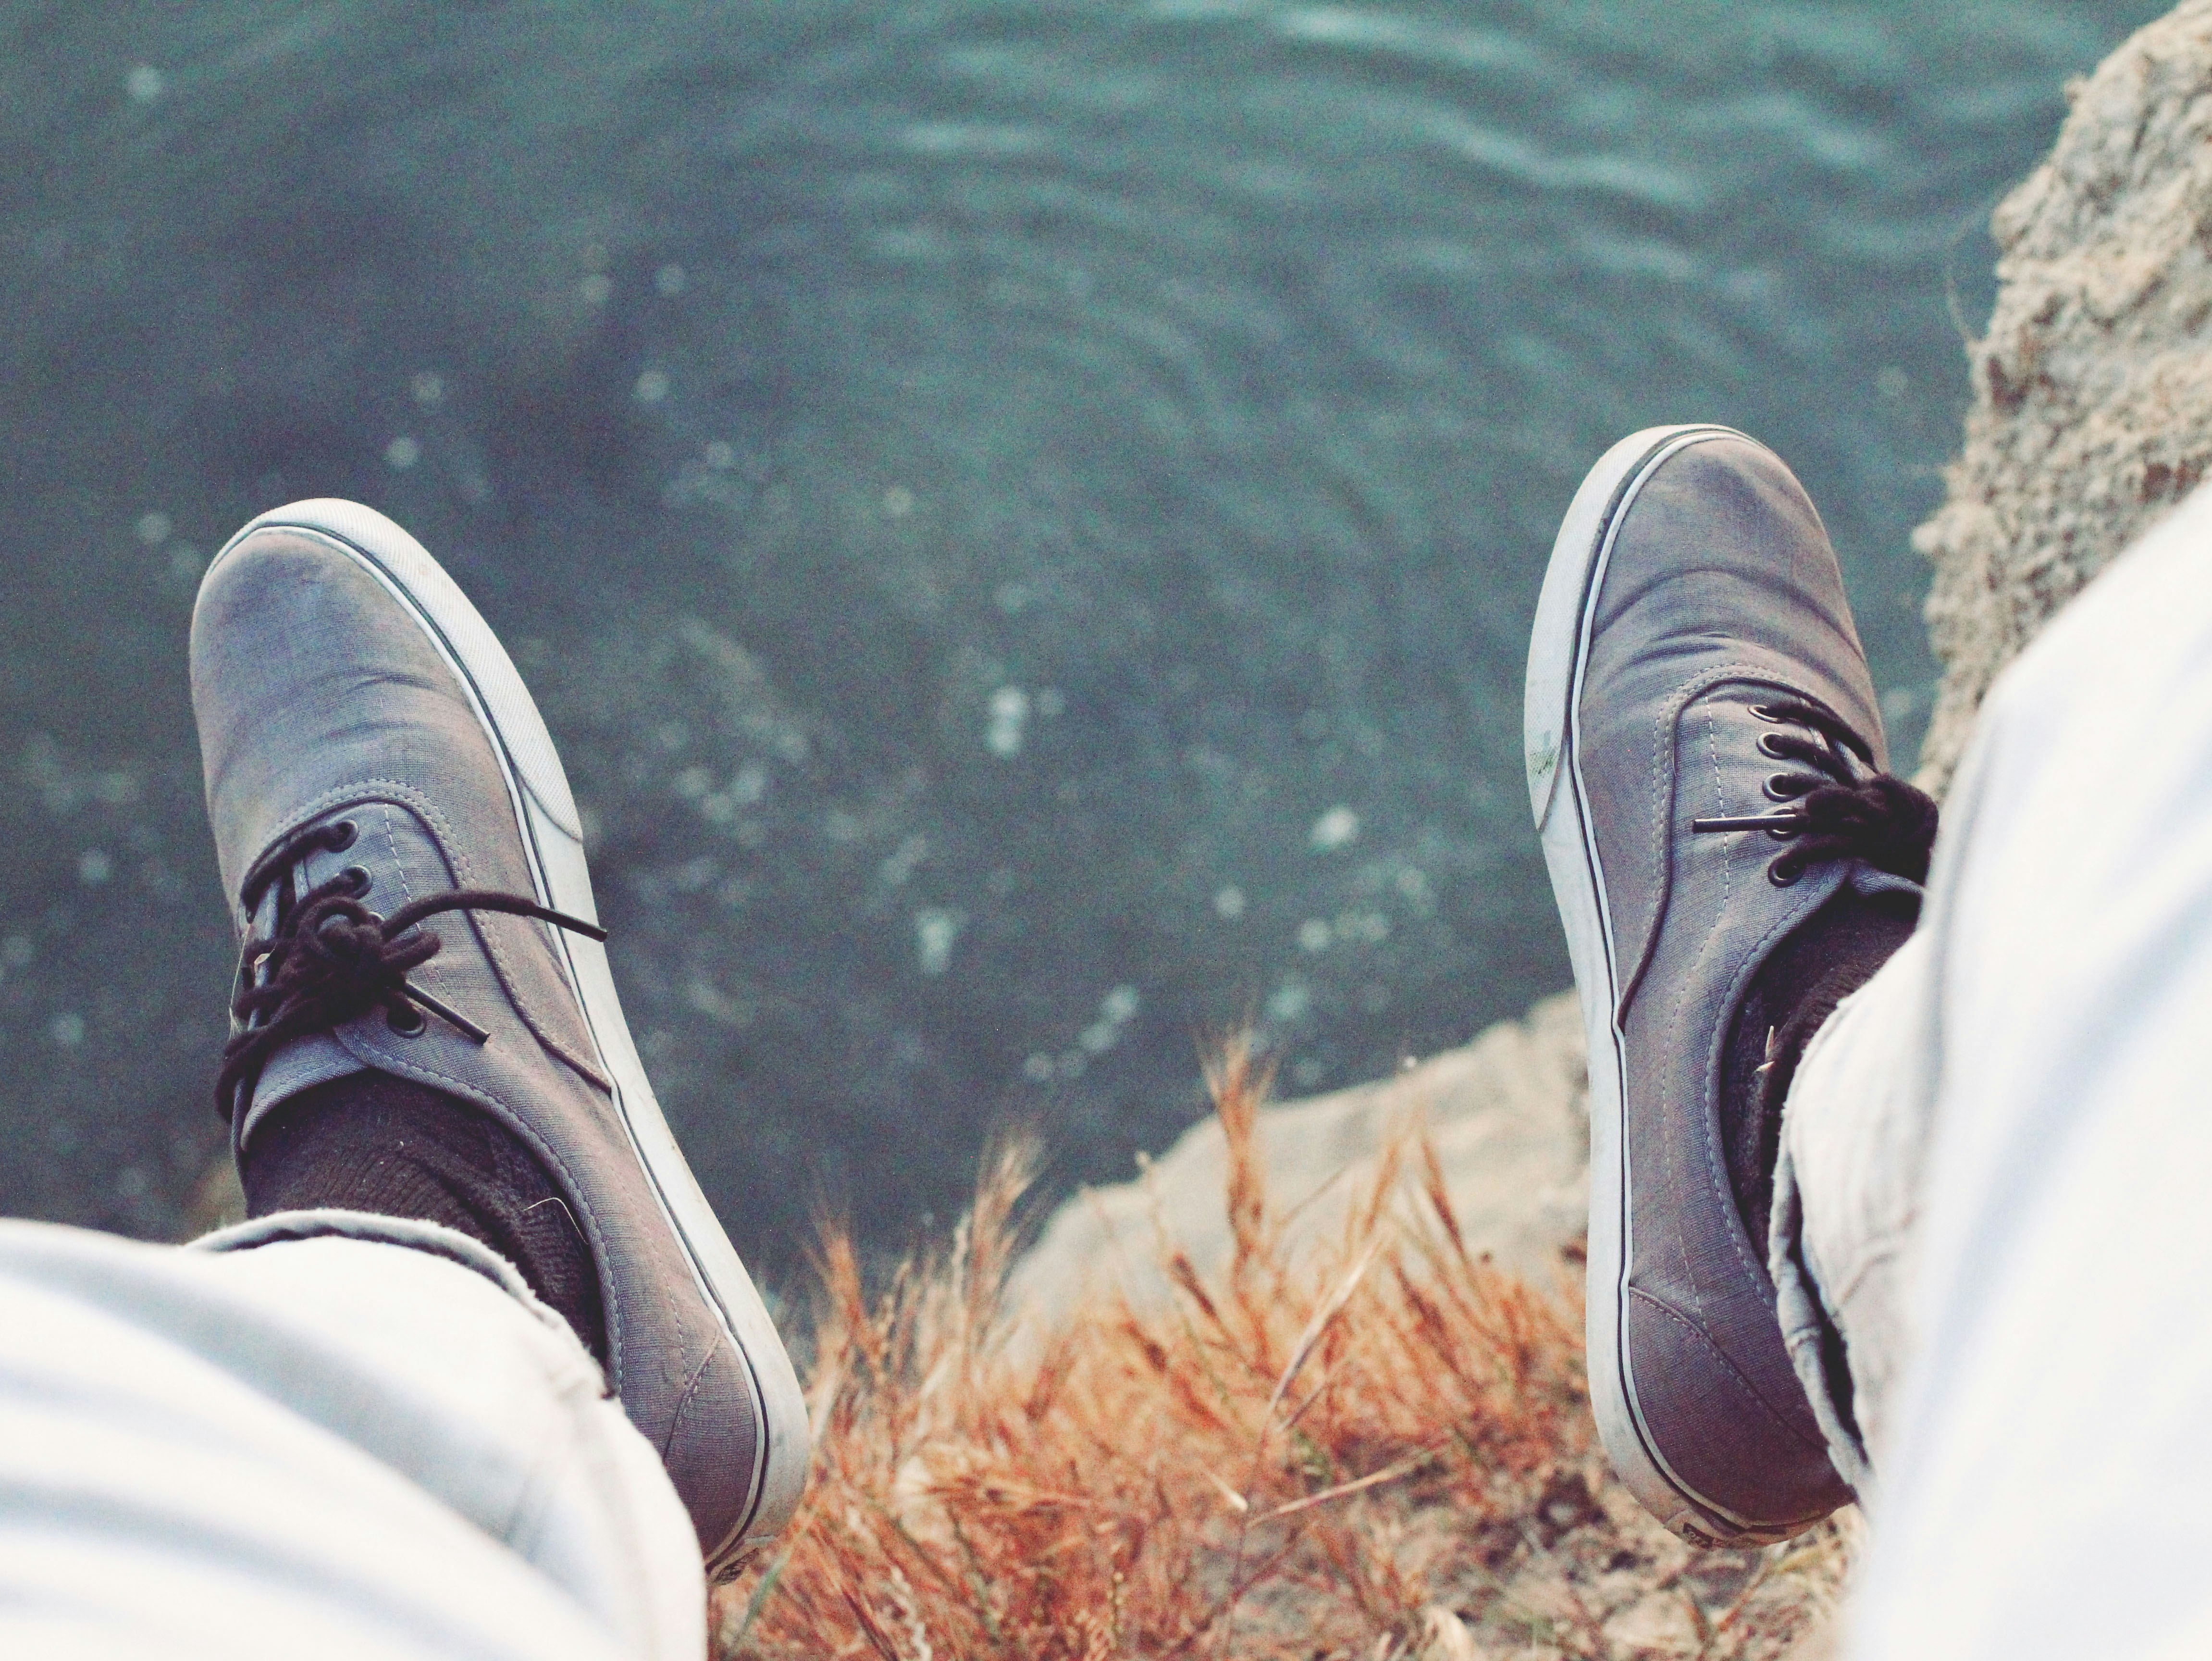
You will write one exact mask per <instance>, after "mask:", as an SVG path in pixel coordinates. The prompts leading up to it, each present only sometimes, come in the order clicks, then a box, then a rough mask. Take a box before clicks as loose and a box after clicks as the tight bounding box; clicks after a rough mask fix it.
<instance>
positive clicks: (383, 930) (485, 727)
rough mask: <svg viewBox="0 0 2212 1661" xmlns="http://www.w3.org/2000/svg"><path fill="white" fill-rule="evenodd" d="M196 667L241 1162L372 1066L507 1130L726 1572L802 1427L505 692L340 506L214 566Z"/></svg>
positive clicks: (452, 605) (626, 1398) (779, 1348)
mask: <svg viewBox="0 0 2212 1661" xmlns="http://www.w3.org/2000/svg"><path fill="white" fill-rule="evenodd" d="M191 673H192V702H193V709H194V712H195V714H196V715H197V720H198V723H199V733H200V744H201V750H202V756H203V760H204V764H205V768H206V777H207V800H208V811H209V814H210V818H211V819H212V821H213V824H214V830H215V841H216V852H217V854H218V855H219V857H220V860H221V863H222V879H223V884H224V886H225V888H226V890H227V891H228V893H229V894H230V895H231V897H232V898H233V900H234V902H235V907H236V909H235V921H236V922H237V925H238V928H239V929H240V935H241V939H242V940H243V941H244V942H245V945H244V949H243V951H242V954H241V962H240V987H239V996H240V1003H239V1007H240V1008H241V1009H243V1010H244V1011H245V1012H246V1016H247V1019H246V1020H245V1021H244V1022H243V1023H241V1025H240V1030H238V1031H235V1032H234V1037H233V1041H232V1045H231V1048H230V1050H229V1051H228V1056H227V1066H226V1071H225V1075H224V1083H225V1086H226V1087H227V1090H228V1098H229V1099H228V1107H229V1110H230V1114H231V1121H232V1134H233V1137H234V1144H235V1145H236V1147H238V1148H239V1149H240V1152H241V1153H243V1152H244V1151H245V1150H246V1148H247V1147H250V1146H251V1145H252V1141H253V1138H254V1136H255V1135H256V1132H257V1129H258V1127H259V1126H260V1125H262V1124H263V1123H264V1122H266V1121H267V1120H268V1117H269V1115H270V1110H271V1109H272V1108H274V1107H275V1106H276V1105H277V1104H279V1103H281V1102H283V1101H284V1100H286V1099H287V1098H290V1097H292V1096H294V1095H296V1094H297V1093H299V1092H301V1091H303V1090H306V1089H307V1088H309V1087H310V1086H315V1085H319V1084H322V1083H325V1082H327V1081H329V1080H333V1079H337V1078H341V1077H343V1076H345V1075H347V1074H353V1073H356V1072H360V1071H362V1070H364V1069H374V1070H377V1071H380V1072H384V1073H387V1074H395V1075H397V1076H398V1077H401V1078H404V1079H410V1080H415V1081H416V1082H417V1083H419V1084H422V1085H425V1086H429V1087H431V1088H433V1089H435V1090H437V1091H441V1092H445V1093H446V1094H447V1095H449V1096H453V1097H456V1098H461V1099H463V1100H465V1101H467V1102H470V1103H472V1104H476V1105H477V1106H478V1107H480V1108H482V1109H483V1110H484V1111H486V1112H488V1113H489V1114H491V1115H493V1116H495V1117H496V1118H497V1119H498V1120H499V1121H501V1123H504V1124H505V1125H506V1127H507V1129H509V1130H510V1131H511V1132H512V1133H513V1135H515V1136H517V1137H519V1138H520V1140H521V1141H523V1143H524V1144H526V1146H527V1147H528V1148H529V1149H530V1150H531V1151H532V1153H534V1154H535V1155H536V1157H537V1158H538V1160H539V1161H540V1162H541V1163H542V1164H543V1165H544V1168H545V1170H546V1171H547V1172H548V1173H549V1175H550V1177H552V1178H553V1180H554V1181H555V1182H556V1183H557V1185H558V1186H559V1188H560V1189H561V1192H562V1199H563V1200H564V1202H566V1203H567V1205H568V1207H569V1208H570V1210H571V1211H572V1213H573V1214H574V1219H575V1221H576V1225H577V1227H578V1231H579V1232H580V1235H581V1236H582V1238H583V1239H584V1241H585V1242H586V1246H587V1247H588V1250H589V1251H590V1254H591V1256H592V1262H593V1266H594V1267H595V1268H596V1269H597V1272H598V1275H599V1287H600V1292H601V1296H602V1299H603V1301H604V1306H605V1336H606V1356H605V1360H606V1364H607V1370H608V1373H609V1378H610V1382H611V1384H612V1385H613V1387H614V1388H615V1389H616V1390H618V1391H619V1392H620V1394H621V1397H622V1401H623V1406H624V1407H625V1409H628V1411H629V1417H630V1419H631V1421H632V1422H633V1423H635V1425H636V1426H637V1427H638V1428H639V1429H640V1430H641V1432H643V1433H644V1434H645V1435H646V1436H647V1438H648V1439H650V1440H651V1441H652V1442H653V1445H655V1446H656V1447H657V1448H659V1451H660V1453H661V1456H662V1458H663V1459H664V1461H665V1463H666V1466H667V1469H668V1472H669V1475H670V1476H671V1479H672V1480H673V1481H674V1482H675V1485H676V1488H677V1490H678V1493H679V1494H681V1495H682V1497H683V1499H684V1503H685V1505H686V1506H688V1507H689V1508H690V1512H691V1516H692V1519H693V1521H694V1523H695V1524H696V1526H697V1529H698V1533H699V1541H700V1546H701V1549H702V1553H703V1555H704V1556H705V1559H706V1561H707V1564H708V1568H709V1570H710V1572H713V1573H722V1572H725V1571H726V1570H727V1569H728V1568H730V1567H732V1566H733V1565H734V1564H735V1562H736V1561H737V1560H738V1558H739V1556H740V1555H742V1554H743V1552H744V1550H745V1548H747V1546H748V1545H749V1544H750V1543H751V1542H757V1541H758V1540H760V1539H762V1538H763V1537H765V1536H767V1535H769V1533H772V1532H773V1531H774V1530H775V1529H777V1528H778V1527H780V1526H781V1524H782V1523H783V1522H784V1521H785V1520H786V1519H787V1518H788V1517H789V1515H790V1514H791V1512H792V1510H793V1506H795V1505H796V1503H797V1501H798V1498H799V1491H800V1489H801V1488H802V1486H803V1484H804V1482H805V1469H806V1460H807V1427H806V1414H805V1404H804V1402H803V1401H802V1399H801V1397H800V1395H799V1386H798V1381H797V1379H796V1378H795V1377H794V1375H793V1371H792V1366H791V1362H790V1360H789V1358H788V1357H787V1354H785V1351H784V1348H783V1345H782V1343H781V1340H780V1339H779V1338H778V1337H777V1335H776V1331H775V1326H774V1324H773V1323H772V1322H771V1321H770V1319H769V1315H768V1311H766V1309H765V1308H764V1307H763V1305H762V1302H761V1299H760V1297H759V1294H758V1293H757V1292H756V1291H755V1289H754V1287H753V1284H752V1281H751V1280H750V1277H749V1276H748V1275H746V1273H745V1269H744V1265H743V1264H742V1263H741V1262H739V1261H738V1255H737V1253H736V1251H735V1250H733V1249H732V1246H731V1244H730V1242H729V1239H728V1238H727V1237H726V1235H725V1234H724V1232H723V1231H722V1228H721V1226H720V1223H719V1222H718V1221H717V1220H715V1217H714V1212H713V1210H712V1208H710V1207H709V1206H708V1203H707V1201H706V1199H705V1196H703V1195H702V1194H701V1192H700V1190H699V1187H698V1184H697V1183H696V1181H695V1180H694V1178H693V1177H692V1174H691V1171H690V1166H689V1165H686V1163H685V1162H684V1156H683V1153H681V1151H680V1150H679V1149H678V1147H677V1145H676V1141H675V1139H674V1138H673V1137H672V1136H671V1135H670V1133H669V1129H668V1127H667V1125H666V1123H665V1122H664V1121H663V1119H662V1117H661V1114H660V1110H659V1107H658V1105H657V1104H655V1102H654V1100H653V1090H652V1086H650V1085H649V1084H648V1083H647V1080H646V1075H645V1069H644V1068H643V1066H642V1064H641V1062H640V1061H639V1059H638V1054H637V1050H636V1049H635V1045H634V1044H633V1043H631V1040H630V1036H629V1029H628V1027H627V1026H626V1025H625V1024H624V1022H623V1013H622V1007H621V1005H620V1003H619V1002H618V1001H617V998H616V995H615V987H614V983H613V981H612V979H611V977H610V976H609V973H608V968H607V958H606V952H605V950H604V949H603V947H602V946H600V944H599V941H600V940H602V939H603V938H604V935H603V934H601V933H600V931H599V928H598V927H597V922H596V914H595V911H594V909H593V905H592V887H591V880H590V878H589V876H588V874H587V873H586V869H585V862H584V849H583V831H582V826H581V824H580V822H579V820H578V818H577V813H576V806H575V803H574V800H573V799H572V798H571V796H570V795H569V792H568V780H567V778H566V776H564V775H563V773H562V768H561V763H560V759H559V757H557V756H556V754H555V752H554V749H553V744H552V740H551V739H550V736H549V735H548V733H547V732H546V729H545V724H544V721H543V720H542V719H541V718H540V716H539V715H538V709H537V707H536V705H535V704H533V703H532V701H531V698H530V695H529V693H528V692H527V691H526V690H525V688H524V686H523V684H522V680H521V677H520V675H518V674H517V673H516V672H515V669H514V666H513V663H511V662H510V661H509V660H508V659H507V654H506V653H505V651H503V650H502V649H501V647H500V644H499V642H498V641H497V640H496V639H495V638H494V636H493V635H492V632H491V630H490V629H489V627H488V626H486V624H485V623H484V621H483V618H480V617H479V616H478V615H477V611H476V610H475V608H474V607H473V606H471V605H470V604H469V602H468V600H467V599H465V597H464V596H463V595H462V593H461V592H460V590H459V588H458V587H456V586H455V585H454V583H453V580H452V579H451V578H450V577H448V576H447V575H446V573H445V572H444V571H443V570H442V569H440V567H439V566H438V564H437V563H436V562H435V561H434V560H433V559H432V558H431V557H430V556H429V555H428V554H427V553H426V552H424V551H423V550H422V548H421V547H420V546H419V545H417V544H416V542H415V540H414V539H413V538H411V537H410V536H409V535H408V534H407V533H406V532H404V531H403V530H401V529H400V528H399V527H398V526H397V525H395V524H393V523H392V521H391V520H388V519H386V518H385V517H384V516H383V515H381V514H377V513H374V512H373V511H371V510H370V509H368V508H362V507H359V506H356V504H354V503H351V502H336V501H317V502H295V503H294V504H293V505H292V506H290V507H289V508H279V509H277V510H276V512H274V513H270V514H263V515H262V516H261V517H260V518H258V519H257V520H254V521H253V522H252V524H250V525H248V526H246V528H245V529H244V530H242V531H240V532H239V533H238V535H237V536H236V537H234V538H232V539H231V541H230V542H229V544H228V545H226V546H225V547H224V549H223V550H222V552H221V553H220V554H218V555H217V556H216V558H215V561H214V563H212V564H211V565H210V567H209V569H208V573H207V575H206V578H205V579H204V581H203V582H202V584H201V587H200V593H199V599H198V604H197V607H196V608H195V610H194V612H193V617H192V640H191ZM432 924H435V934H436V935H437V936H438V942H437V944H435V945H433V944H431V943H430V940H429V935H430V934H431V933H432V932H433V931H432V929H431V928H430V925H432Z"/></svg>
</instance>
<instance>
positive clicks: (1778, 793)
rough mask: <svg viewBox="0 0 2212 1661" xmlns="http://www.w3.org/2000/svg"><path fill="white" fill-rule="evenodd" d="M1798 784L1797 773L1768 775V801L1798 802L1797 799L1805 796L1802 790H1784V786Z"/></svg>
mask: <svg viewBox="0 0 2212 1661" xmlns="http://www.w3.org/2000/svg"><path fill="white" fill-rule="evenodd" d="M1796 782H1797V776H1796V774H1795V773H1770V774H1768V775H1767V776H1766V799H1767V800H1769V801H1795V800H1797V798H1798V797H1800V796H1802V795H1803V794H1805V792H1804V791H1802V790H1798V789H1785V788H1784V786H1788V785H1795V784H1796Z"/></svg>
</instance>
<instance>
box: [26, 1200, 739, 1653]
mask: <svg viewBox="0 0 2212 1661" xmlns="http://www.w3.org/2000/svg"><path fill="white" fill-rule="evenodd" d="M705 1606H706V1589H705V1584H704V1578H703V1573H702V1569H701V1567H700V1560H699V1551H698V1546H697V1542H696V1540H695V1539H694V1537H693V1534H692V1530H691V1526H690V1521H689V1519H688V1518H687V1517H686V1516H685V1513H684V1508H683V1506H682V1505H681V1503H680V1502H679V1501H678V1500H677V1498H676V1495H675V1493H674V1491H673V1490H672V1489H671V1488H670V1487H669V1485H668V1482H667V1479H666V1476H665V1475H664V1473H663V1472H662V1469H661V1467H660V1462H659V1457H657V1455H656V1454H655V1452H654V1450H653V1448H652V1447H651V1446H649V1445H647V1443H646V1442H645V1440H644V1439H643V1438H641V1437H640V1436H639V1435H638V1434H637V1433H636V1432H635V1430H634V1429H633V1428H632V1427H630V1425H629V1421H628V1420H627V1419H626V1418H625V1417H624V1416H623V1411H622V1407H621V1404H620V1402H618V1401H617V1400H614V1399H611V1398H610V1397H609V1396H607V1395H606V1393H605V1384H604V1382H603V1379H602V1378H601V1375H600V1372H599V1368H598V1366H596V1365H595V1364H594V1363H593V1362H592V1360H591V1358H590V1357H589V1355H588V1354H586V1352H585V1351H584V1349H583V1348H582V1347H581V1346H580V1344H579V1343H578V1342H576V1340H575V1339H574V1336H573V1335H571V1334H570V1333H569V1331H568V1329H567V1327H566V1326H565V1325H564V1324H563V1323H562V1322H561V1321H560V1319H559V1317H556V1316H554V1315H552V1314H551V1313H550V1311H547V1310H545V1309H544V1307H543V1306H542V1305H538V1303H537V1302H536V1300H535V1299H532V1298H531V1297H530V1295H529V1293H528V1292H527V1290H526V1287H524V1286H523V1284H522V1282H521V1281H520V1276H519V1275H517V1274H516V1273H515V1271H514V1270H513V1268H512V1267H511V1266H509V1265H508V1264H507V1263H506V1262H504V1261H503V1260H501V1258H499V1257H498V1256H495V1254H493V1253H491V1252H490V1251H489V1250H486V1249H485V1248H483V1246H481V1245H479V1244H477V1243H476V1242H475V1241H472V1240H471V1239H468V1238H466V1237H465V1236H462V1235H459V1234H457V1233H454V1232H452V1231H450V1230H447V1229H443V1228H440V1227H437V1226H435V1225H433V1224H427V1223H416V1222H407V1221H400V1220H393V1219H389V1218H375V1217H368V1216H366V1215H362V1214H355V1213H343V1212H299V1213H291V1214H283V1215H280V1216H276V1217H272V1218H266V1219H263V1220H259V1221H257V1222H253V1223H248V1224H246V1225H244V1226H241V1227H240V1228H238V1229H234V1230H229V1231H226V1232H224V1233H222V1234H219V1235H216V1236H211V1237H210V1238H209V1239H208V1240H206V1241H204V1242H202V1243H200V1249H194V1248H177V1247H171V1246H154V1245H145V1244H137V1243H135V1242H131V1241H125V1240H119V1239H116V1238H111V1237H109V1236H106V1235H100V1234H94V1233H90V1232H85V1231H82V1230H76V1229H68V1228H60V1227H55V1226H48V1225H41V1224H34V1223H20V1222H9V1223H0V1654H6V1655H9V1656H16V1655H21V1656H34V1655H46V1654H67V1655H70V1656H72V1657H76V1656H105V1655H117V1656H121V1655H130V1656H133V1657H136V1656H139V1655H152V1654H158V1655H162V1656H165V1657H197V1656H202V1655H205V1656H208V1657H222V1658H226V1661H240V1658H250V1657H258V1656H263V1655H266V1656H270V1657H276V1656H283V1657H286V1658H296V1657H299V1656H303V1655H314V1656H331V1657H356V1656H359V1657H386V1656H389V1657H394V1658H397V1657H401V1656H405V1657H409V1658H419V1657H423V1656H438V1657H441V1658H442V1657H447V1656H469V1657H477V1656H481V1657H486V1658H492V1657H496V1658H508V1657H512V1658H516V1661H521V1658H529V1661H552V1658H571V1657H574V1658H579V1661H581V1658H592V1661H602V1658H608V1661H611V1658H654V1661H659V1658H682V1661H696V1658H697V1657H699V1656H701V1655H702V1654H703V1652H704V1650H705V1619H706V1615H705Z"/></svg>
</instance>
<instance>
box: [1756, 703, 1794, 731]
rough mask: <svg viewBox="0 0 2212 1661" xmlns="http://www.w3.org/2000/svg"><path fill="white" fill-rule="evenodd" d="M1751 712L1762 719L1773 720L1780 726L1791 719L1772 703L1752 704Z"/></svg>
mask: <svg viewBox="0 0 2212 1661" xmlns="http://www.w3.org/2000/svg"><path fill="white" fill-rule="evenodd" d="M1751 713H1752V714H1753V715H1755V716H1757V717H1758V718H1759V720H1760V721H1772V722H1773V723H1774V724H1775V725H1776V726H1780V725H1781V724H1782V723H1783V722H1784V721H1786V720H1788V719H1789V717H1788V716H1786V715H1783V714H1782V713H1781V712H1780V711H1779V710H1778V709H1775V707H1774V706H1773V705H1772V704H1771V703H1754V704H1753V705H1752V706H1751Z"/></svg>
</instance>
